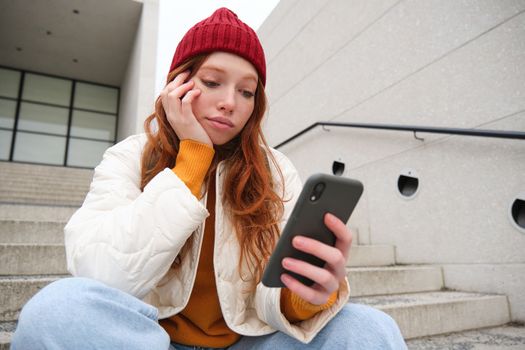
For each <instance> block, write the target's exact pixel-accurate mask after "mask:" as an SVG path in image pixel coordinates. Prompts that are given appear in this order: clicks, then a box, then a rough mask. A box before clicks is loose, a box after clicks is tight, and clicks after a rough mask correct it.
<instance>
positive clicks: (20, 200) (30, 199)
mask: <svg viewBox="0 0 525 350" xmlns="http://www.w3.org/2000/svg"><path fill="white" fill-rule="evenodd" d="M83 202H84V197H80V196H79V197H76V198H64V197H61V198H57V197H51V196H48V197H42V196H39V195H38V194H32V195H20V194H15V195H11V194H9V195H7V194H6V193H3V192H0V203H3V204H27V205H57V206H70V207H80V206H81V205H82V203H83Z"/></svg>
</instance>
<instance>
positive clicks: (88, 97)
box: [74, 83, 118, 113]
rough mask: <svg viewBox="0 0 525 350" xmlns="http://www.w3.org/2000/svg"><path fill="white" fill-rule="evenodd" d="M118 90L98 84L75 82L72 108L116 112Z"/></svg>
mask: <svg viewBox="0 0 525 350" xmlns="http://www.w3.org/2000/svg"><path fill="white" fill-rule="evenodd" d="M117 100H118V90H117V89H115V88H109V87H105V86H100V85H94V84H87V83H77V84H76V86H75V102H74V108H83V109H90V110H93V111H99V112H107V113H117Z"/></svg>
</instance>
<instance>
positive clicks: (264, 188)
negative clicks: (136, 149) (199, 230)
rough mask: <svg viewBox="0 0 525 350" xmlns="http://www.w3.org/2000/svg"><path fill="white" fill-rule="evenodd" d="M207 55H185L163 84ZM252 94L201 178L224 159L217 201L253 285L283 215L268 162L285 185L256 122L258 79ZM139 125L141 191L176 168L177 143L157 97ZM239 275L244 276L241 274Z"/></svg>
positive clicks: (261, 96) (259, 114) (261, 95)
mask: <svg viewBox="0 0 525 350" xmlns="http://www.w3.org/2000/svg"><path fill="white" fill-rule="evenodd" d="M208 56H209V54H204V55H199V56H195V57H193V58H190V59H189V60H187V61H186V62H184V63H183V64H181V65H180V66H179V67H177V68H175V69H174V70H173V71H171V72H170V73H169V75H168V80H167V83H169V82H171V81H172V80H173V79H174V78H175V77H176V76H177V75H178V74H180V73H182V72H184V71H186V70H190V71H191V73H190V75H191V76H193V75H194V74H195V73H196V72H197V71H198V69H199V68H200V67H201V66H202V64H203V63H204V61H205V60H206V58H207V57H208ZM254 98H255V101H254V102H255V103H254V109H253V112H252V115H251V116H250V118H249V120H248V122H247V123H246V125H245V126H244V128H243V130H242V131H241V132H240V134H239V135H237V136H236V137H235V138H234V139H233V140H231V141H230V142H228V143H227V144H225V145H222V146H214V148H215V150H216V152H215V158H214V161H213V164H212V166H211V167H210V170H209V171H208V175H207V177H206V182H207V183H209V177H210V175H213V174H214V173H215V170H216V169H217V166H218V163H219V162H220V161H224V166H225V167H224V169H225V176H224V182H223V186H222V188H223V197H222V198H221V199H218V200H222V203H223V206H224V208H225V212H226V213H227V214H228V215H229V216H230V220H231V222H232V224H233V227H234V229H235V231H236V235H237V239H238V242H239V248H240V259H239V269H242V267H243V262H246V263H247V264H246V266H247V267H248V269H249V273H250V274H249V275H250V277H249V278H251V279H252V280H253V282H254V284H253V286H255V285H256V284H257V283H258V282H259V281H260V280H261V277H262V273H263V270H264V267H265V266H266V263H267V261H268V258H269V256H270V254H271V252H272V250H273V248H274V246H275V243H276V241H277V239H278V237H279V227H278V223H279V221H280V220H281V218H282V215H283V201H284V186H283V187H282V192H281V191H279V192H280V193H281V195H279V194H278V193H277V192H276V188H277V187H276V184H275V183H274V180H273V179H274V177H273V176H272V173H271V170H270V164H271V163H273V164H274V166H275V169H276V170H277V173H278V177H279V178H278V181H280V183H281V184H283V185H284V181H283V176H282V173H281V170H280V169H279V166H278V165H277V162H276V161H275V158H274V157H273V156H272V154H271V152H270V149H269V147H268V144H267V143H266V140H265V138H264V136H263V133H262V128H261V123H262V119H263V117H264V114H265V111H266V104H267V102H266V95H265V92H264V86H263V85H262V84H261V82H260V81H259V82H258V85H257V89H256V92H255V97H254ZM155 124H156V125H155ZM144 129H145V131H146V134H147V137H148V141H147V143H146V145H145V148H144V151H143V154H142V163H141V168H142V179H141V189H142V190H143V189H144V187H145V186H146V185H147V184H148V182H149V181H151V179H153V177H155V175H157V174H158V173H159V172H161V171H162V170H164V169H165V168H172V167H174V166H175V160H176V158H177V152H178V150H179V142H180V141H179V138H178V137H177V135H176V133H175V131H174V130H173V129H172V127H171V126H170V124H169V122H168V119H167V118H166V113H165V112H164V108H163V107H162V102H161V99H160V97H158V98H157V100H156V102H155V112H154V113H153V114H151V115H150V116H149V117H148V118H147V119H146V121H145V122H144ZM188 242H190V240H188ZM188 250H189V243H186V245H185V247H184V248H183V249H182V250H181V253H180V254H179V258H181V257H182V256H183V255H184V254H186V253H187V251H188ZM178 260H179V261H180V260H181V259H178ZM240 275H241V276H244V274H243V273H242V272H240Z"/></svg>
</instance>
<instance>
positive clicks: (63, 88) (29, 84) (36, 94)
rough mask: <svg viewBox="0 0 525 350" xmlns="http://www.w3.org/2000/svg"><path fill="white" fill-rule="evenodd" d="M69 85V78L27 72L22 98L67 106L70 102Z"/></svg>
mask: <svg viewBox="0 0 525 350" xmlns="http://www.w3.org/2000/svg"><path fill="white" fill-rule="evenodd" d="M71 85H72V82H71V80H65V79H60V78H52V77H47V76H44V75H37V74H31V73H27V74H26V76H25V79H24V91H23V93H22V99H23V100H26V101H36V102H44V103H50V104H56V105H60V106H66V107H67V106H69V104H70V102H71Z"/></svg>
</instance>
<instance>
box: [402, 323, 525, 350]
mask: <svg viewBox="0 0 525 350" xmlns="http://www.w3.org/2000/svg"><path fill="white" fill-rule="evenodd" d="M407 346H408V348H409V349H410V350H434V349H435V350H437V349H458V350H460V349H468V350H488V349H491V350H523V349H525V326H523V325H517V324H508V325H505V326H502V327H494V328H484V329H477V330H474V331H466V332H458V333H451V334H446V335H438V336H433V337H424V338H417V339H412V340H409V341H407Z"/></svg>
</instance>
